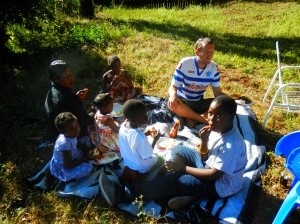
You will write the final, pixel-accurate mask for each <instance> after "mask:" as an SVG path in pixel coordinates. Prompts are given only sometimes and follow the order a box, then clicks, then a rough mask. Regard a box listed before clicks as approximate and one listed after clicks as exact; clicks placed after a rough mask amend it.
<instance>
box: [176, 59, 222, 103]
mask: <svg viewBox="0 0 300 224" xmlns="http://www.w3.org/2000/svg"><path fill="white" fill-rule="evenodd" d="M172 85H173V86H174V87H177V88H178V90H177V96H179V97H180V98H183V99H186V100H188V101H198V100H200V99H201V98H202V97H203V94H204V92H205V91H206V89H207V87H208V86H209V85H211V86H212V87H219V86H220V73H219V71H218V68H217V64H216V63H215V62H213V61H211V62H210V63H209V64H207V65H206V67H205V68H204V69H199V67H198V60H197V57H196V56H195V57H187V58H183V59H182V60H181V61H180V62H179V64H178V66H177V68H176V69H175V73H174V76H173V79H172Z"/></svg>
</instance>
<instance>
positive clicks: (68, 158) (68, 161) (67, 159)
mask: <svg viewBox="0 0 300 224" xmlns="http://www.w3.org/2000/svg"><path fill="white" fill-rule="evenodd" d="M62 155H63V160H64V167H65V168H66V169H72V168H74V167H76V166H78V165H80V164H82V163H84V162H87V161H88V160H90V159H92V158H91V156H89V155H85V156H84V157H82V158H80V159H78V160H72V155H71V151H69V150H65V151H62Z"/></svg>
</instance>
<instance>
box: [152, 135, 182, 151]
mask: <svg viewBox="0 0 300 224" xmlns="http://www.w3.org/2000/svg"><path fill="white" fill-rule="evenodd" d="M180 143H182V141H178V140H176V139H174V138H168V137H161V138H160V139H158V141H157V142H156V144H155V146H154V149H156V150H160V151H165V150H169V149H171V148H173V147H174V146H176V145H179V144H180Z"/></svg>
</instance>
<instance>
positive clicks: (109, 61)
mask: <svg viewBox="0 0 300 224" xmlns="http://www.w3.org/2000/svg"><path fill="white" fill-rule="evenodd" d="M116 62H121V60H120V58H119V57H118V56H117V55H111V56H109V57H108V59H107V64H108V66H109V67H111V66H113V64H114V63H116Z"/></svg>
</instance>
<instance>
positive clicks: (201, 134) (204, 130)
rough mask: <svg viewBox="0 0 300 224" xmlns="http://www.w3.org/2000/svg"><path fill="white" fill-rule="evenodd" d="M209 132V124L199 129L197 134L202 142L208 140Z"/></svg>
mask: <svg viewBox="0 0 300 224" xmlns="http://www.w3.org/2000/svg"><path fill="white" fill-rule="evenodd" d="M210 132H211V126H210V125H207V126H205V127H203V128H201V129H200V131H199V132H198V134H199V137H200V138H201V140H202V143H203V142H208V137H209V135H210Z"/></svg>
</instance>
